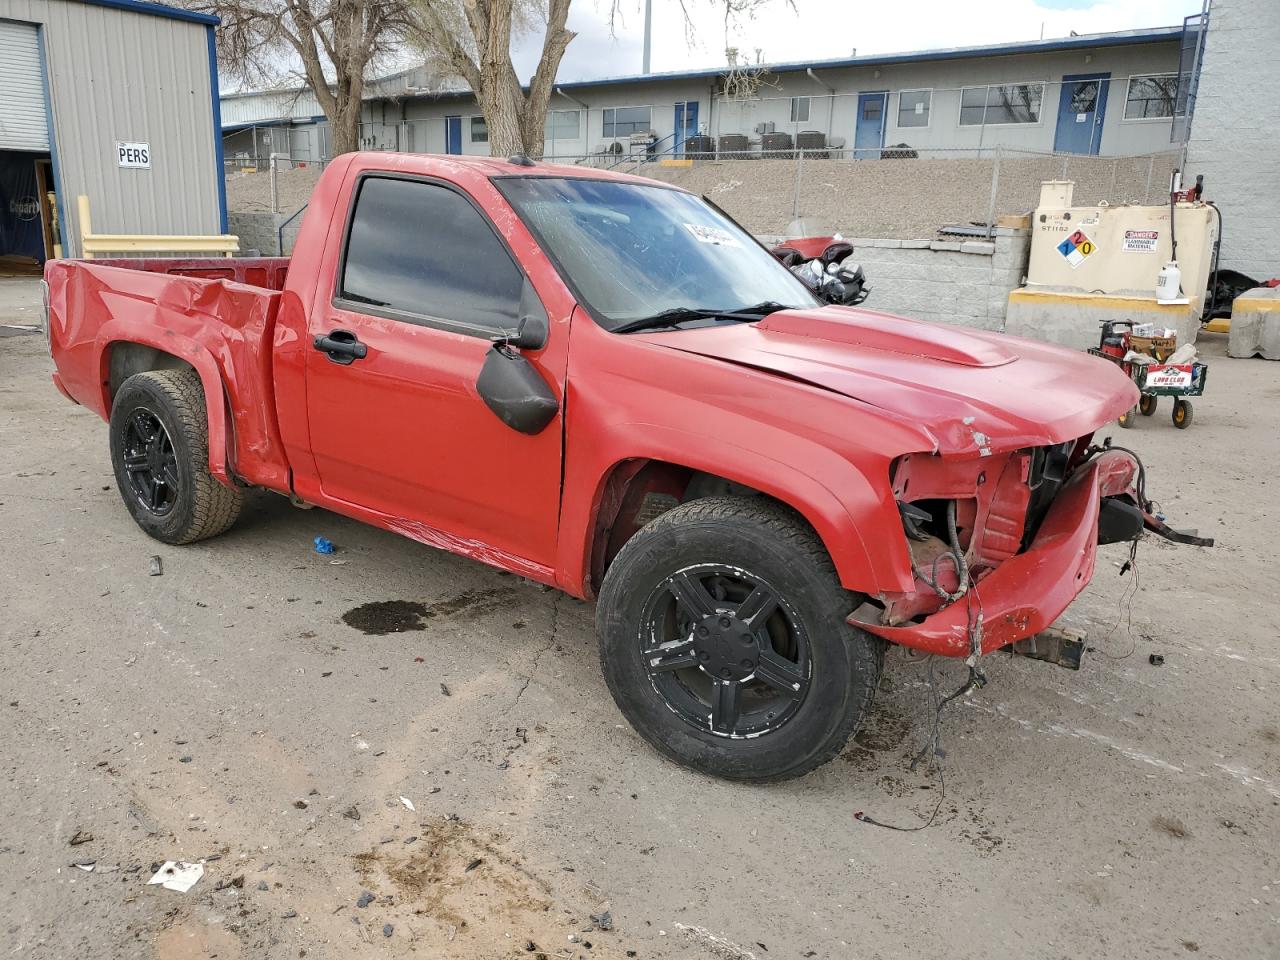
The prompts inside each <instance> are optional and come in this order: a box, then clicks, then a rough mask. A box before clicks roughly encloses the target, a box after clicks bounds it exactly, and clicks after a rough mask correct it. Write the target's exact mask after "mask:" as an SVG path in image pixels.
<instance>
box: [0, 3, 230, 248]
mask: <svg viewBox="0 0 1280 960" xmlns="http://www.w3.org/2000/svg"><path fill="white" fill-rule="evenodd" d="M0 19H9V20H19V21H26V22H29V23H37V24H41V25H43V27H44V29H43V30H42V31H41V33H42V38H43V41H44V49H45V61H46V65H47V70H48V78H49V99H50V101H51V108H52V113H53V133H54V138H55V143H56V148H57V152H58V165H59V174H60V178H61V183H60V184H59V189H60V190H61V191H62V197H61V207H62V212H63V215H64V217H65V218H66V222H65V223H64V229H63V242H64V246H65V245H67V244H68V242H69V241H72V240H73V239H74V238H77V237H78V236H79V224H78V223H77V220H76V202H75V198H76V196H77V195H79V194H86V195H88V197H89V199H90V203H91V205H92V214H93V229H94V231H95V232H97V233H146V234H216V233H220V232H221V223H220V213H221V208H220V204H219V182H220V178H221V176H222V171H221V170H218V169H216V167H217V164H216V161H215V157H216V153H215V150H216V146H217V141H216V140H215V133H214V122H213V94H212V91H211V89H210V76H209V47H208V28H207V27H206V26H204V25H203V24H199V23H191V22H188V21H181V20H172V19H168V18H164V17H157V16H152V15H148V14H141V13H134V12H131V11H125V10H119V9H114V8H109V7H100V6H92V5H89V4H85V3H77V2H74V0H0ZM120 140H126V141H143V142H146V143H149V144H150V145H151V169H149V170H135V169H123V168H121V167H120V166H118V163H117V159H116V142H117V141H120ZM66 252H67V254H68V255H71V254H72V253H73V252H74V253H75V254H78V253H79V249H78V246H76V245H72V246H71V249H69V250H67V251H66Z"/></svg>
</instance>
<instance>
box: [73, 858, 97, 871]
mask: <svg viewBox="0 0 1280 960" xmlns="http://www.w3.org/2000/svg"><path fill="white" fill-rule="evenodd" d="M97 863H98V861H97V860H77V861H76V862H75V863H73V864H71V865H72V866H73V867H75V868H76V869H77V870H83V871H84V872H85V873H93V868H94V867H95V866H97Z"/></svg>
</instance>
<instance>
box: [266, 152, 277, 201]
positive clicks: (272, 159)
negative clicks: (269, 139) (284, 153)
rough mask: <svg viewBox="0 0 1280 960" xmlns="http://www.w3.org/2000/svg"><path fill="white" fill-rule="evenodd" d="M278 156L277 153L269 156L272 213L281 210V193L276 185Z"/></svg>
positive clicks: (268, 172) (268, 167)
mask: <svg viewBox="0 0 1280 960" xmlns="http://www.w3.org/2000/svg"><path fill="white" fill-rule="evenodd" d="M276 156H277V154H274V153H273V154H271V156H270V157H268V158H267V177H268V178H269V179H270V181H271V212H272V213H279V212H280V203H279V200H280V194H279V190H278V189H277V186H276Z"/></svg>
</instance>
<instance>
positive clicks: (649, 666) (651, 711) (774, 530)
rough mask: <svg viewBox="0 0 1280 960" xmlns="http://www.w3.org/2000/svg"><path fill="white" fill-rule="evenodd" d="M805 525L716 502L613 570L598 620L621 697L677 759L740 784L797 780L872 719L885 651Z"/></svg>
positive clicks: (676, 515)
mask: <svg viewBox="0 0 1280 960" xmlns="http://www.w3.org/2000/svg"><path fill="white" fill-rule="evenodd" d="M857 603H858V597H857V595H855V594H852V593H850V592H848V591H847V590H844V589H843V588H842V587H841V586H840V584H839V581H838V580H837V578H836V574H835V569H834V568H833V566H832V564H831V560H830V558H829V557H828V555H827V553H826V551H825V550H824V549H823V547H822V544H821V542H820V541H819V540H818V538H817V536H816V535H815V534H814V533H813V531H812V530H811V529H810V528H809V527H808V526H807V525H806V524H804V522H803V521H802V520H801V519H800V518H799V517H798V516H797V515H795V514H794V513H793V512H791V511H789V510H787V509H786V508H784V507H782V506H780V505H778V504H775V503H772V502H770V501H765V500H761V499H758V498H749V497H710V498H707V499H703V500H694V501H691V502H689V503H686V504H683V505H681V506H679V507H676V508H675V509H673V510H670V511H668V512H667V513H665V514H663V515H662V516H661V517H659V518H658V519H656V520H654V521H653V522H652V523H650V524H649V525H648V526H646V527H645V528H644V529H642V530H641V531H640V532H639V533H637V534H636V535H635V536H634V537H632V538H631V540H629V541H628V542H627V544H626V545H625V546H624V547H623V548H622V550H621V551H620V552H619V554H618V556H617V557H616V558H615V559H614V561H613V563H612V564H611V565H610V567H609V572H608V574H607V576H606V577H605V581H604V584H603V586H602V589H601V592H600V602H599V605H598V607H597V617H596V621H597V627H598V632H599V636H600V655H601V661H602V665H603V668H604V674H605V679H606V681H607V682H608V685H609V690H610V692H611V693H612V694H613V697H614V700H615V701H616V702H617V704H618V707H619V708H620V709H621V710H622V713H623V714H624V715H625V716H626V718H627V719H628V720H629V721H630V722H631V724H632V726H634V727H635V728H636V730H637V731H638V732H639V733H640V734H641V735H642V736H643V737H644V738H645V739H646V740H648V741H649V742H650V743H651V744H653V745H654V747H656V748H657V749H658V750H659V751H661V752H662V753H663V754H665V755H666V756H668V757H670V758H671V759H673V760H675V761H677V762H678V763H682V764H684V765H686V766H689V767H693V768H694V769H697V770H701V771H703V772H705V773H709V774H712V775H714V776H719V777H725V778H728V779H732V780H751V781H769V780H786V779H789V778H792V777H797V776H800V775H802V774H804V773H807V772H808V771H810V770H812V769H814V768H815V767H817V766H820V765H821V764H823V763H825V762H827V761H828V760H830V759H831V758H832V757H834V756H835V755H836V754H837V753H838V752H839V751H840V749H841V747H843V746H844V744H845V742H846V741H847V740H848V738H849V736H850V735H851V734H852V733H853V732H854V731H855V730H856V729H857V728H858V725H859V724H860V722H861V721H862V718H863V716H864V715H865V713H866V711H867V709H868V708H869V707H870V704H871V699H872V695H873V694H874V691H875V687H876V683H877V682H878V680H879V677H880V670H881V667H882V665H883V658H884V644H883V642H882V641H880V640H879V639H877V638H875V637H872V636H870V635H869V634H866V633H864V632H862V631H861V630H858V629H856V628H855V627H852V626H850V625H849V624H848V623H846V622H845V617H847V616H848V614H849V613H850V611H852V610H853V608H854V607H855V606H856V605H857Z"/></svg>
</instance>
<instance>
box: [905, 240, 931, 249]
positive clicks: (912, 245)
mask: <svg viewBox="0 0 1280 960" xmlns="http://www.w3.org/2000/svg"><path fill="white" fill-rule="evenodd" d="M931 243H933V241H932V240H903V241H902V249H903V250H928V249H929V244H931Z"/></svg>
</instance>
